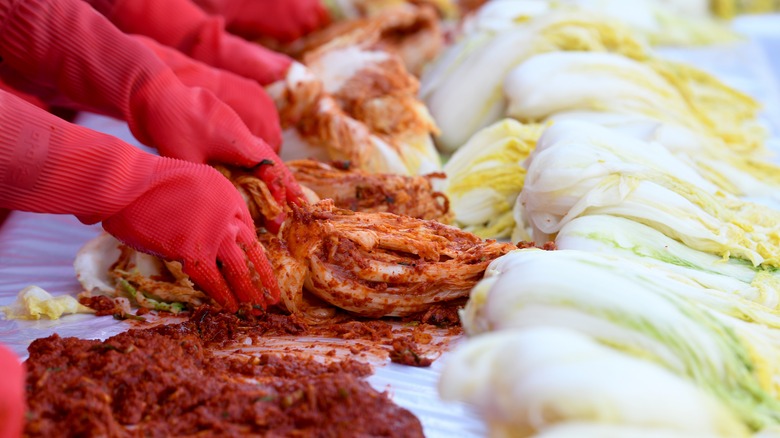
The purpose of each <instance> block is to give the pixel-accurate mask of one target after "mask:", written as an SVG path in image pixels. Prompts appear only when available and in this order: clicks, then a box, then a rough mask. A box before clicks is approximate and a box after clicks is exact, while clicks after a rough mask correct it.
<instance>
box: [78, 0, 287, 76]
mask: <svg viewBox="0 0 780 438" xmlns="http://www.w3.org/2000/svg"><path fill="white" fill-rule="evenodd" d="M86 1H87V2H88V3H90V4H92V6H93V7H94V8H95V9H97V10H98V11H99V12H100V13H102V14H103V15H105V16H106V17H108V19H109V20H111V22H112V23H114V24H115V25H116V26H117V27H118V28H119V29H121V30H122V31H124V32H126V33H131V34H138V35H145V36H148V37H150V38H152V39H154V40H156V41H157V42H159V43H161V44H163V45H166V46H169V47H173V48H175V49H177V50H179V51H180V52H182V53H184V54H185V55H188V56H190V57H191V58H194V59H197V60H198V61H202V62H205V63H206V64H209V65H211V66H213V67H216V68H219V69H222V70H227V71H230V72H233V73H235V74H237V75H239V76H243V77H245V78H248V79H252V80H254V81H257V82H259V83H260V85H268V84H270V83H272V82H275V81H278V80H280V79H282V78H284V76H285V74H286V73H287V69H288V68H289V66H290V63H291V62H292V59H290V58H289V57H288V56H285V55H282V54H280V53H276V52H273V51H271V50H268V49H266V48H264V47H262V46H260V45H259V44H255V43H251V42H249V41H247V40H245V39H243V38H241V37H238V36H236V35H232V34H230V33H228V32H227V31H226V30H225V26H224V21H223V19H221V18H219V17H211V16H209V15H208V14H206V13H205V12H204V11H203V10H202V9H200V8H199V7H198V6H196V5H195V4H194V3H192V2H191V0H165V1H161V0H86ZM287 1H289V0H279V1H278V2H279V3H282V2H287Z"/></svg>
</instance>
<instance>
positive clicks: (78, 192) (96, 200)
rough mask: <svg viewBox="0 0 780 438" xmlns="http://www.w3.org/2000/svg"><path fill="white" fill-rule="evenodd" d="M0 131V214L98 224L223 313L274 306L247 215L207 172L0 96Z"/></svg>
mask: <svg viewBox="0 0 780 438" xmlns="http://www.w3.org/2000/svg"><path fill="white" fill-rule="evenodd" d="M0 126H2V127H3V129H2V130H0V182H2V184H0V207H2V208H11V209H15V210H22V211H32V212H39V213H54V214H73V215H75V216H76V217H77V218H78V219H79V220H80V221H82V222H83V223H86V224H93V223H97V222H100V221H102V222H103V228H104V229H105V230H106V231H108V232H109V233H111V234H112V235H114V236H115V237H116V238H117V239H119V240H120V241H122V242H124V243H126V244H127V245H129V246H131V247H132V248H135V249H137V250H139V251H142V252H146V253H150V254H154V255H157V256H159V257H162V258H165V259H168V260H177V261H180V262H181V263H182V264H183V268H184V272H186V273H187V274H188V275H189V276H190V277H191V278H192V280H193V281H194V282H195V284H197V285H198V286H199V287H200V288H201V289H202V290H203V291H204V292H206V293H208V294H209V295H210V296H211V297H212V298H214V300H215V301H216V302H217V303H219V304H220V305H222V306H223V307H224V308H226V309H228V310H230V311H235V310H237V309H238V303H239V302H246V303H250V304H252V305H257V306H261V307H265V306H266V305H267V304H270V303H275V302H277V301H278V299H279V287H278V284H277V283H276V279H275V277H274V275H273V272H272V269H271V266H270V264H269V263H268V260H267V259H266V257H265V255H264V252H263V249H262V247H261V246H260V244H259V243H258V242H257V238H256V233H255V228H254V224H253V222H252V218H251V217H250V215H249V210H248V208H247V206H246V204H245V202H244V200H243V198H242V197H241V195H240V194H239V193H238V191H237V190H236V189H235V188H234V187H233V185H232V184H231V183H230V182H229V181H228V180H227V179H226V178H225V177H224V176H223V175H222V174H220V173H219V172H218V171H217V170H215V169H214V168H212V167H209V166H205V165H202V164H196V163H190V162H186V161H181V160H176V159H172V158H163V157H158V156H156V155H152V154H149V153H146V152H143V151H141V150H140V149H138V148H135V147H133V146H131V145H129V144H127V143H124V142H122V141H121V140H119V139H117V138H114V137H111V136H108V135H105V134H101V133H98V132H94V131H91V130H88V129H86V128H82V127H79V126H76V125H72V124H70V123H68V122H65V121H64V120H62V119H59V118H57V117H56V116H53V115H51V114H49V113H46V112H45V111H42V110H40V109H38V108H36V107H34V106H32V105H30V104H27V103H26V102H24V101H22V100H21V99H19V98H17V97H15V96H13V95H11V94H8V93H4V92H0ZM254 279H259V281H258V280H254Z"/></svg>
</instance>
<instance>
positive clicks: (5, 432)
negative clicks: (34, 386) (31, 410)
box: [0, 344, 25, 438]
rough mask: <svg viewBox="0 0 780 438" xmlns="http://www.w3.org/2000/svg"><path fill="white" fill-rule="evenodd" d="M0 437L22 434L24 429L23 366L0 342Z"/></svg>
mask: <svg viewBox="0 0 780 438" xmlns="http://www.w3.org/2000/svg"><path fill="white" fill-rule="evenodd" d="M0 370H2V373H0V437H4V438H15V437H20V436H22V430H23V429H24V412H25V403H24V386H25V381H24V367H23V366H22V364H21V362H19V358H18V357H17V356H16V354H14V353H13V352H12V351H11V350H9V349H7V348H6V347H4V346H3V345H1V344H0Z"/></svg>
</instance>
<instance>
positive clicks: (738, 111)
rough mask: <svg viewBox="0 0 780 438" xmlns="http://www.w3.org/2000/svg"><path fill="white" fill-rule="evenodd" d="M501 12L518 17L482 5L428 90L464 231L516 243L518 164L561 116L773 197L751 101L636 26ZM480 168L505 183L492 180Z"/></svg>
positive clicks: (777, 178) (561, 12) (742, 190)
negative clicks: (650, 145) (666, 53)
mask: <svg viewBox="0 0 780 438" xmlns="http://www.w3.org/2000/svg"><path fill="white" fill-rule="evenodd" d="M493 4H497V5H499V6H502V7H503V8H504V9H506V7H505V5H509V4H511V5H515V7H514V9H512V10H510V11H509V12H511V13H512V14H510V15H509V16H511V17H514V19H513V20H511V21H510V20H506V19H505V20H503V21H501V20H498V23H500V24H497V21H496V20H495V19H493V18H491V17H493V15H497V16H498V15H500V14H491V13H488V12H490V11H492V9H490V8H488V11H487V12H485V9H483V10H482V11H481V13H479V14H477V15H476V17H474V18H473V20H472V21H469V22H467V23H466V25H465V26H464V28H465V30H464V33H463V35H462V36H461V38H460V39H459V40H458V41H457V42H456V43H455V44H454V45H452V46H451V47H449V49H448V50H446V51H445V52H444V54H443V55H442V56H441V57H440V58H439V59H438V60H437V62H435V63H434V65H432V66H431V67H430V68H429V69H428V70H427V72H426V73H425V75H424V76H423V78H422V83H421V90H420V92H421V96H422V98H423V99H424V100H425V103H426V104H427V105H428V107H429V109H430V112H431V114H432V115H433V117H434V119H435V121H436V123H437V125H438V126H439V128H440V131H441V135H440V136H439V137H438V138H437V143H438V146H439V148H440V149H441V150H443V151H444V152H445V153H452V154H453V155H452V158H451V159H450V160H449V163H448V164H447V165H446V166H445V169H444V170H445V172H446V173H447V174H448V175H449V187H447V188H446V189H445V191H446V193H447V195H448V196H449V197H450V200H451V205H452V207H453V210H454V212H455V220H456V223H457V224H458V225H459V226H461V227H463V228H466V229H468V230H470V231H472V232H475V233H477V234H479V235H481V236H483V237H497V238H502V237H509V236H510V233H511V230H512V228H513V226H514V221H513V220H512V213H511V210H512V206H513V205H514V200H515V199H516V198H517V195H518V193H519V189H520V188H521V187H522V176H521V178H520V179H519V180H518V179H516V178H515V177H516V175H518V173H520V174H522V165H521V164H522V161H523V159H525V158H526V157H527V156H528V153H530V151H531V150H532V149H533V140H534V139H536V138H538V136H539V135H540V133H541V130H542V127H543V126H546V125H547V124H549V123H552V122H554V121H557V120H563V119H578V120H588V121H590V122H593V123H597V124H600V125H603V126H608V127H610V128H612V129H617V130H620V131H622V132H625V133H626V134H628V135H631V136H633V137H637V138H640V139H642V140H646V141H657V142H660V143H662V144H663V145H664V146H666V147H667V148H668V149H669V150H670V151H672V152H673V153H675V154H676V155H678V156H685V157H687V158H686V160H688V161H691V163H690V164H691V165H694V166H695V167H696V169H697V171H699V172H702V173H704V174H705V176H706V177H707V178H708V179H710V180H712V181H713V182H714V183H715V184H718V185H719V186H720V187H721V188H723V189H724V190H727V191H729V192H732V193H735V194H738V195H740V196H755V197H766V196H776V195H775V193H776V190H775V189H776V188H777V186H778V185H779V184H780V172H777V167H776V166H772V165H769V164H767V157H766V153H765V151H764V150H763V143H764V139H765V137H766V132H765V129H764V127H763V126H762V125H761V124H760V123H758V122H757V114H758V112H759V111H760V106H759V105H758V104H757V103H756V102H755V101H754V100H753V99H752V98H750V97H749V96H746V95H744V94H742V93H740V92H738V91H736V90H734V89H732V88H729V87H728V86H726V85H724V84H723V83H721V82H720V81H719V80H717V79H716V78H714V77H712V76H711V75H709V74H707V73H705V72H703V71H701V70H698V69H696V68H693V67H691V66H688V65H685V64H681V63H676V62H671V61H666V60H663V59H661V58H659V57H658V56H656V55H655V54H654V52H653V50H652V49H651V48H650V47H649V45H648V44H646V43H645V40H644V39H642V38H640V37H639V36H637V35H636V33H635V32H633V31H632V30H631V28H629V27H627V26H624V25H622V24H621V23H619V22H617V21H613V20H610V19H606V18H604V16H603V15H595V14H591V13H589V12H587V11H581V10H572V9H569V8H559V9H554V10H552V11H547V12H544V13H542V12H540V11H539V10H536V9H535V8H534V7H533V5H537V2H526V1H508V0H503V1H502V0H494V1H493V2H489V3H487V5H486V7H488V6H491V5H493ZM538 4H541V5H545V4H546V2H538ZM494 9H495V8H494ZM504 9H500V11H501V12H502V13H507V11H505V10H504ZM501 16H504V17H506V15H501ZM462 84H469V86H467V87H465V86H462ZM507 117H510V118H512V119H514V120H517V121H520V122H522V123H523V124H522V125H521V124H515V123H511V122H506V118H507ZM496 123H498V124H499V125H495V124H496ZM538 124H541V125H542V126H537V125H538ZM483 129H486V130H487V132H480V130H483ZM476 172H479V173H482V174H489V173H490V174H493V175H496V176H498V177H497V178H495V180H496V181H498V182H497V183H496V184H484V180H483V179H482V178H476V177H475V176H474V175H475V174H476ZM508 181H511V184H509V183H507V182H508ZM480 182H483V183H480ZM520 237H522V235H520Z"/></svg>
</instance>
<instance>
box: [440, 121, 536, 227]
mask: <svg viewBox="0 0 780 438" xmlns="http://www.w3.org/2000/svg"><path fill="white" fill-rule="evenodd" d="M542 130H543V126H542V125H538V124H530V125H523V124H521V123H520V122H518V121H516V120H512V119H504V120H501V121H499V122H496V123H494V124H492V125H490V126H488V127H487V128H483V129H482V130H480V131H478V132H477V133H476V134H474V136H472V137H471V138H470V139H469V141H468V142H466V144H465V145H463V147H461V148H460V149H458V150H457V151H456V152H455V153H454V154H453V155H452V157H450V159H449V161H447V164H446V165H445V166H444V173H445V174H446V175H447V180H446V187H445V189H444V193H445V194H446V195H447V197H448V198H449V200H450V210H451V211H452V212H453V213H454V215H455V223H456V225H458V226H459V227H460V228H463V229H465V230H467V231H470V232H472V233H475V234H476V235H478V236H480V237H484V238H493V239H497V238H505V237H509V235H510V233H511V231H512V229H513V228H514V226H515V223H514V219H513V217H512V209H513V207H514V203H515V201H516V200H517V196H518V195H519V194H520V191H521V190H522V188H523V181H524V179H525V168H524V167H523V164H522V163H523V161H525V159H526V158H528V155H530V153H531V151H532V150H533V148H534V146H535V145H536V141H537V140H538V138H539V136H540V135H541V132H542Z"/></svg>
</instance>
